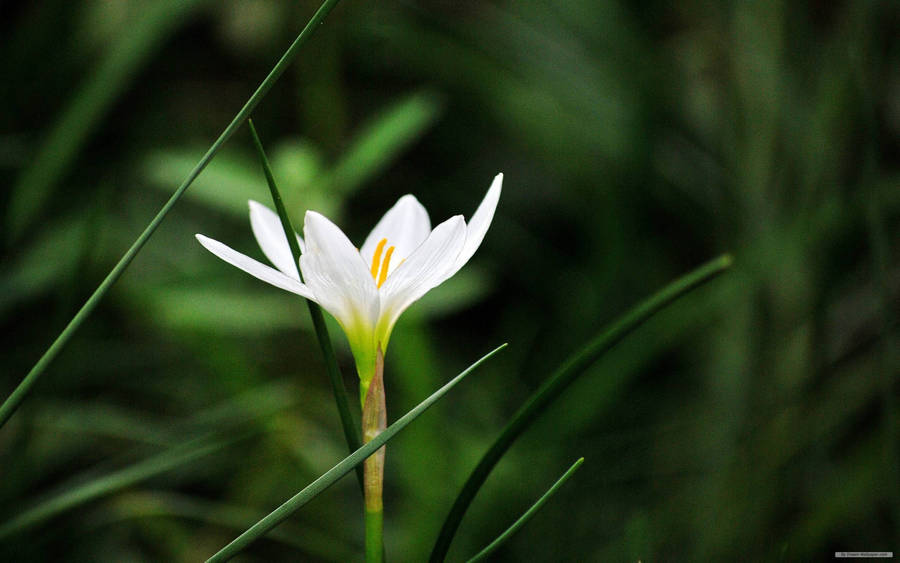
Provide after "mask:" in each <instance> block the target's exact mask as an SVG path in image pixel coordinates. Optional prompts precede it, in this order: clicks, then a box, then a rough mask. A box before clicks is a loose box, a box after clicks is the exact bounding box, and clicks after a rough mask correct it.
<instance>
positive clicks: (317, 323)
mask: <svg viewBox="0 0 900 563" xmlns="http://www.w3.org/2000/svg"><path fill="white" fill-rule="evenodd" d="M247 124H248V126H249V127H250V134H251V135H252V136H253V144H254V146H255V147H256V152H257V153H258V154H259V161H260V163H262V167H263V173H265V175H266V182H267V183H268V184H269V191H270V192H271V193H272V201H273V202H274V203H275V209H276V210H277V211H278V217H279V218H280V219H281V227H282V228H283V229H284V236H285V237H287V241H288V245H289V246H290V247H291V254H293V256H294V265H296V264H297V262H298V261H299V260H300V245H299V244H298V243H297V237H296V236H295V234H294V233H295V231H294V227H293V225H291V219H290V217H289V216H288V214H287V210H286V209H285V208H284V202H283V201H282V200H281V193H279V191H278V186H277V185H276V184H275V177H274V176H273V175H272V169H271V167H270V166H269V159H268V158H267V157H266V151H265V150H263V146H262V142H261V141H260V140H259V135H258V134H257V133H256V127H255V126H254V125H253V120H252V119H251V120H250V121H249V122H248V123H247ZM297 272H298V273H299V274H300V279H301V280H302V279H303V272H300V270H299V268H298V270H297ZM305 301H306V305H307V306H308V307H309V316H310V317H312V322H313V327H314V328H315V330H316V338H317V339H318V340H319V347H320V348H322V358H323V359H324V360H325V368H326V370H327V371H328V379H330V380H331V390H332V392H333V393H334V402H335V403H336V404H337V409H338V414H340V417H341V426H342V427H343V429H344V438H345V439H346V440H347V447H348V448H349V449H350V452H354V451H356V450H358V449H359V447H360V446H361V445H362V442H361V441H360V437H359V431H358V428H359V425H358V424H357V423H356V421H354V420H353V413H352V412H351V411H350V400H349V399H348V398H347V389H346V388H345V387H344V380H343V378H342V377H341V369H340V367H338V363H337V358H336V357H335V355H334V347H332V345H331V337H330V336H329V335H328V327H327V326H326V325H325V317H324V316H323V315H322V309H321V308H320V307H319V305H317V304H316V303H313V302H312V301H310V300H309V299H305ZM356 479H357V481H359V490H360V491H362V490H363V472H362V467H361V466H356Z"/></svg>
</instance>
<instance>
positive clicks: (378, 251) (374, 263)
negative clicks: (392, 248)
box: [372, 238, 387, 280]
mask: <svg viewBox="0 0 900 563" xmlns="http://www.w3.org/2000/svg"><path fill="white" fill-rule="evenodd" d="M386 244H387V239H386V238H383V239H381V242H379V243H378V246H376V247H375V256H372V279H373V280H374V279H377V276H378V265H379V264H380V262H381V251H382V250H384V245H386Z"/></svg>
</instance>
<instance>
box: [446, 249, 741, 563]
mask: <svg viewBox="0 0 900 563" xmlns="http://www.w3.org/2000/svg"><path fill="white" fill-rule="evenodd" d="M731 262H732V259H731V256H730V255H727V254H726V255H723V256H720V257H718V258H716V259H714V260H711V261H710V262H707V263H706V264H704V265H702V266H700V267H699V268H697V269H696V270H694V271H692V272H690V273H688V274H686V275H684V276H682V277H680V278H678V279H677V280H675V281H673V282H672V283H670V284H669V285H667V286H666V287H664V288H663V289H661V290H660V291H658V292H657V293H655V294H654V295H652V296H651V297H649V298H648V299H646V300H644V301H643V302H641V303H639V304H638V305H637V306H636V307H634V308H633V309H631V310H630V311H628V312H627V313H626V314H625V315H624V316H622V317H619V319H618V320H616V322H614V323H613V324H612V325H611V326H610V327H609V328H607V329H606V330H605V331H603V332H601V333H600V334H599V335H598V336H596V337H595V338H594V339H593V340H591V341H590V342H589V343H588V344H587V345H586V346H585V347H584V348H582V349H581V350H579V351H578V352H577V353H575V354H574V355H572V356H570V357H569V359H568V360H566V362H565V363H563V364H562V366H560V367H559V368H558V369H557V370H556V372H554V373H553V375H551V376H550V378H548V379H547V380H546V381H544V383H543V384H542V385H541V386H540V388H539V389H538V390H537V391H535V392H534V393H532V395H531V396H530V397H529V399H528V401H527V402H526V403H525V404H524V405H522V407H520V408H519V410H518V411H517V412H516V414H515V415H513V417H512V419H511V420H510V421H509V423H507V425H506V427H505V428H504V429H503V431H502V432H501V433H500V436H499V437H498V438H497V440H496V441H495V442H494V443H493V444H492V445H491V447H490V448H489V449H488V451H487V452H486V453H485V454H484V456H482V458H481V460H480V461H479V462H478V465H477V466H476V467H475V469H474V470H473V471H472V474H471V475H469V479H468V480H467V481H466V483H465V485H463V488H462V490H461V491H460V492H459V495H457V497H456V501H455V502H454V503H453V508H451V509H450V513H449V514H448V515H447V518H446V520H444V525H443V527H442V528H441V531H440V534H439V535H438V538H437V540H436V541H435V544H434V548H433V549H432V551H431V557H430V559H429V560H430V561H432V562H437V561H443V560H444V558H445V557H446V556H447V551H449V549H450V542H451V541H453V536H454V534H455V533H456V530H457V529H458V528H459V524H460V522H461V521H462V518H463V516H464V515H465V513H466V510H467V509H468V508H469V504H471V502H472V499H474V498H475V495H476V494H477V493H478V489H480V488H481V485H482V484H484V482H485V480H486V479H487V477H488V475H490V473H491V471H492V470H493V469H494V466H495V465H496V464H497V462H498V461H500V458H501V457H503V455H504V454H505V453H506V451H507V450H508V449H509V448H510V446H512V444H513V442H515V441H516V439H517V438H518V437H519V436H520V435H521V434H522V432H524V431H525V430H526V429H527V428H528V427H529V426H530V425H531V423H532V422H534V420H535V419H536V418H537V417H538V416H540V415H541V414H542V413H543V412H544V411H545V410H546V409H547V407H549V406H550V405H551V404H552V403H553V401H555V400H556V399H557V398H558V397H559V396H560V395H561V394H562V392H563V391H565V389H566V388H567V387H568V386H569V385H571V384H572V382H573V381H575V380H576V379H577V378H578V376H580V375H581V374H582V373H584V372H585V370H587V368H588V367H590V366H591V364H593V363H594V362H595V361H597V359H599V358H600V357H601V356H602V355H603V354H605V353H606V352H607V351H608V350H609V349H610V348H612V347H613V346H615V345H616V344H617V343H618V342H619V341H620V340H622V339H623V338H625V337H626V336H627V335H628V334H630V333H631V332H633V331H634V330H635V329H637V328H638V327H639V326H641V325H642V324H643V323H644V322H646V321H647V319H649V318H650V317H652V316H653V315H655V314H656V313H657V312H659V311H660V310H662V309H663V308H665V307H666V306H668V305H669V304H670V303H672V302H673V301H675V300H676V299H678V298H679V297H681V296H682V295H684V294H686V293H688V292H689V291H691V290H692V289H694V288H696V287H698V286H700V285H701V284H703V283H705V282H707V281H709V280H711V279H713V278H714V277H716V276H717V275H719V274H721V273H722V272H724V271H725V270H727V269H728V268H729V267H730V266H731Z"/></svg>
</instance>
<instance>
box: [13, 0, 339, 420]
mask: <svg viewBox="0 0 900 563" xmlns="http://www.w3.org/2000/svg"><path fill="white" fill-rule="evenodd" d="M339 1H340V0H325V2H323V3H322V5H321V6H320V7H319V9H318V10H317V11H316V13H315V14H314V15H313V17H312V18H311V19H310V20H309V23H307V24H306V27H304V28H303V31H301V32H300V35H298V36H297V38H296V39H295V40H294V42H293V43H292V44H291V46H290V47H288V50H287V51H286V52H285V53H284V55H282V57H281V59H279V60H278V62H277V63H276V64H275V66H274V67H273V68H272V70H271V71H270V72H269V74H268V76H266V78H265V79H264V80H263V81H262V83H261V84H260V85H259V87H258V88H257V89H256V91H255V92H253V95H251V96H250V99H249V100H247V103H246V104H244V107H242V108H241V110H240V111H239V112H238V113H237V115H235V116H234V119H232V120H231V123H229V124H228V127H226V128H225V130H224V131H223V132H222V134H221V135H219V138H218V139H216V141H215V142H214V143H213V144H212V146H211V147H210V148H209V150H208V151H206V154H204V155H203V158H201V159H200V162H198V163H197V165H196V166H194V168H193V170H191V171H190V173H189V174H188V176H187V178H185V180H184V182H182V184H181V185H180V186H179V187H178V189H177V190H175V193H173V194H172V197H170V198H169V200H168V201H167V202H166V204H165V205H163V207H162V209H160V211H159V213H158V214H157V215H156V217H154V218H153V220H152V221H150V224H149V225H147V228H146V229H144V232H142V233H141V235H140V236H139V237H138V238H137V240H135V241H134V243H133V244H132V245H131V248H129V249H128V251H127V252H126V253H125V255H124V256H122V258H121V259H119V262H118V263H117V264H116V265H115V267H113V269H112V271H110V272H109V274H107V276H106V278H105V279H104V280H103V281H102V282H101V283H100V285H99V286H98V287H97V289H95V290H94V293H92V294H91V296H90V297H89V298H88V300H87V301H86V302H85V304H84V305H82V306H81V309H80V310H79V311H78V312H77V313H76V314H75V316H74V317H73V318H72V320H71V321H69V324H68V325H66V327H65V328H64V329H63V331H62V332H61V333H60V334H59V336H57V337H56V340H54V341H53V344H51V345H50V347H49V348H48V349H47V351H46V352H44V354H43V355H42V356H41V358H40V359H39V360H38V361H37V363H36V364H35V365H34V367H32V368H31V371H29V372H28V375H26V376H25V378H24V379H23V380H22V381H21V382H20V383H19V385H18V386H17V387H16V388H15V390H13V392H12V394H10V396H9V397H7V399H6V400H5V401H3V404H2V405H0V427H2V426H3V425H4V424H6V421H7V420H9V418H10V417H11V416H12V415H13V413H14V412H15V411H16V409H17V408H19V405H21V404H22V401H24V400H25V397H26V396H27V395H28V393H29V391H30V390H31V388H32V387H33V386H34V384H35V383H36V382H37V380H38V378H40V376H41V375H42V374H43V373H44V371H46V369H47V367H48V366H49V365H50V362H52V361H53V359H54V358H56V356H57V355H58V354H59V353H60V351H62V349H63V347H64V346H65V345H66V343H68V341H69V339H71V338H72V335H73V334H74V333H75V331H76V330H78V327H80V326H81V323H83V322H84V321H85V319H86V318H87V317H88V316H89V315H90V314H91V313H92V312H93V310H94V309H95V308H96V307H97V305H98V304H99V303H100V300H101V299H103V297H104V296H105V295H106V293H107V292H108V291H109V289H110V288H111V287H112V286H113V284H115V283H116V281H118V279H119V277H121V276H122V273H123V272H125V269H126V268H128V265H129V264H131V261H132V260H134V257H135V256H137V253H138V252H140V250H141V249H142V248H143V247H144V244H146V243H147V241H148V240H149V239H150V236H151V235H152V234H153V233H154V231H156V229H157V228H158V227H159V225H160V223H162V221H163V219H165V217H166V215H168V214H169V211H171V210H172V207H174V206H175V203H176V202H177V201H178V200H179V199H180V198H181V196H182V194H184V192H185V190H187V189H188V187H189V186H190V185H191V184H192V183H193V182H194V180H195V179H196V178H197V176H199V175H200V173H201V172H202V171H203V169H204V168H206V166H207V165H208V164H209V162H210V161H211V160H212V159H213V157H214V156H216V153H218V152H219V150H220V149H221V148H222V146H223V145H224V144H225V143H226V142H227V141H228V139H230V138H231V136H232V135H234V133H235V132H236V131H237V130H238V128H239V127H240V126H241V125H242V124H243V123H244V122H245V121H246V120H247V119H248V118H249V117H250V113H251V112H252V111H253V109H254V108H255V107H256V106H257V105H258V104H259V102H260V100H262V98H263V97H264V96H265V95H266V94H267V93H268V92H269V90H270V89H271V88H272V86H273V85H274V84H275V82H276V81H277V80H278V79H279V78H280V77H281V75H282V74H283V73H284V71H285V69H286V68H287V66H288V65H289V64H290V61H291V60H292V59H293V58H294V57H295V56H296V55H297V53H298V52H299V50H300V47H302V46H303V44H304V43H306V41H307V40H309V38H310V36H311V35H312V34H313V32H315V30H316V29H317V28H318V27H319V26H320V25H321V24H322V22H323V20H324V19H325V17H326V16H327V15H328V13H329V12H331V10H332V9H333V8H334V7H335V5H337V3H338V2H339Z"/></svg>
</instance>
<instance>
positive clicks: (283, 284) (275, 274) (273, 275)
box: [195, 234, 315, 301]
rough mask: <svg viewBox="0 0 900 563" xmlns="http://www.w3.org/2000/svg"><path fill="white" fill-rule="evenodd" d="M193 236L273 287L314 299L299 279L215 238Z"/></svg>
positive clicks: (211, 250) (220, 255) (229, 261)
mask: <svg viewBox="0 0 900 563" xmlns="http://www.w3.org/2000/svg"><path fill="white" fill-rule="evenodd" d="M195 236H196V237H197V240H198V241H200V244H202V245H203V246H204V247H205V248H206V249H207V250H209V251H210V252H212V253H213V254H215V255H216V256H218V257H219V258H221V259H222V260H224V261H226V262H228V263H229V264H231V265H232V266H237V267H238V268H240V269H241V270H244V271H245V272H247V273H248V274H250V275H251V276H253V277H255V278H257V279H260V280H262V281H264V282H266V283H269V284H272V285H274V286H275V287H278V288H281V289H284V290H285V291H290V292H291V293H296V294H297V295H300V296H303V297H306V298H307V299H312V300H313V301H315V297H314V295H313V293H312V291H310V289H309V288H308V287H307V286H305V285H303V284H302V283H300V281H299V280H295V279H294V278H292V277H290V276H288V275H287V274H285V273H283V272H279V271H278V270H276V269H275V268H272V267H270V266H266V265H265V264H263V263H261V262H257V261H256V260H254V259H253V258H250V257H249V256H245V255H243V254H241V253H240V252H238V251H236V250H234V249H232V248H229V247H228V246H226V245H224V244H222V243H221V242H219V241H217V240H213V239H211V238H209V237H205V236H203V235H200V234H198V235H195Z"/></svg>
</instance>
